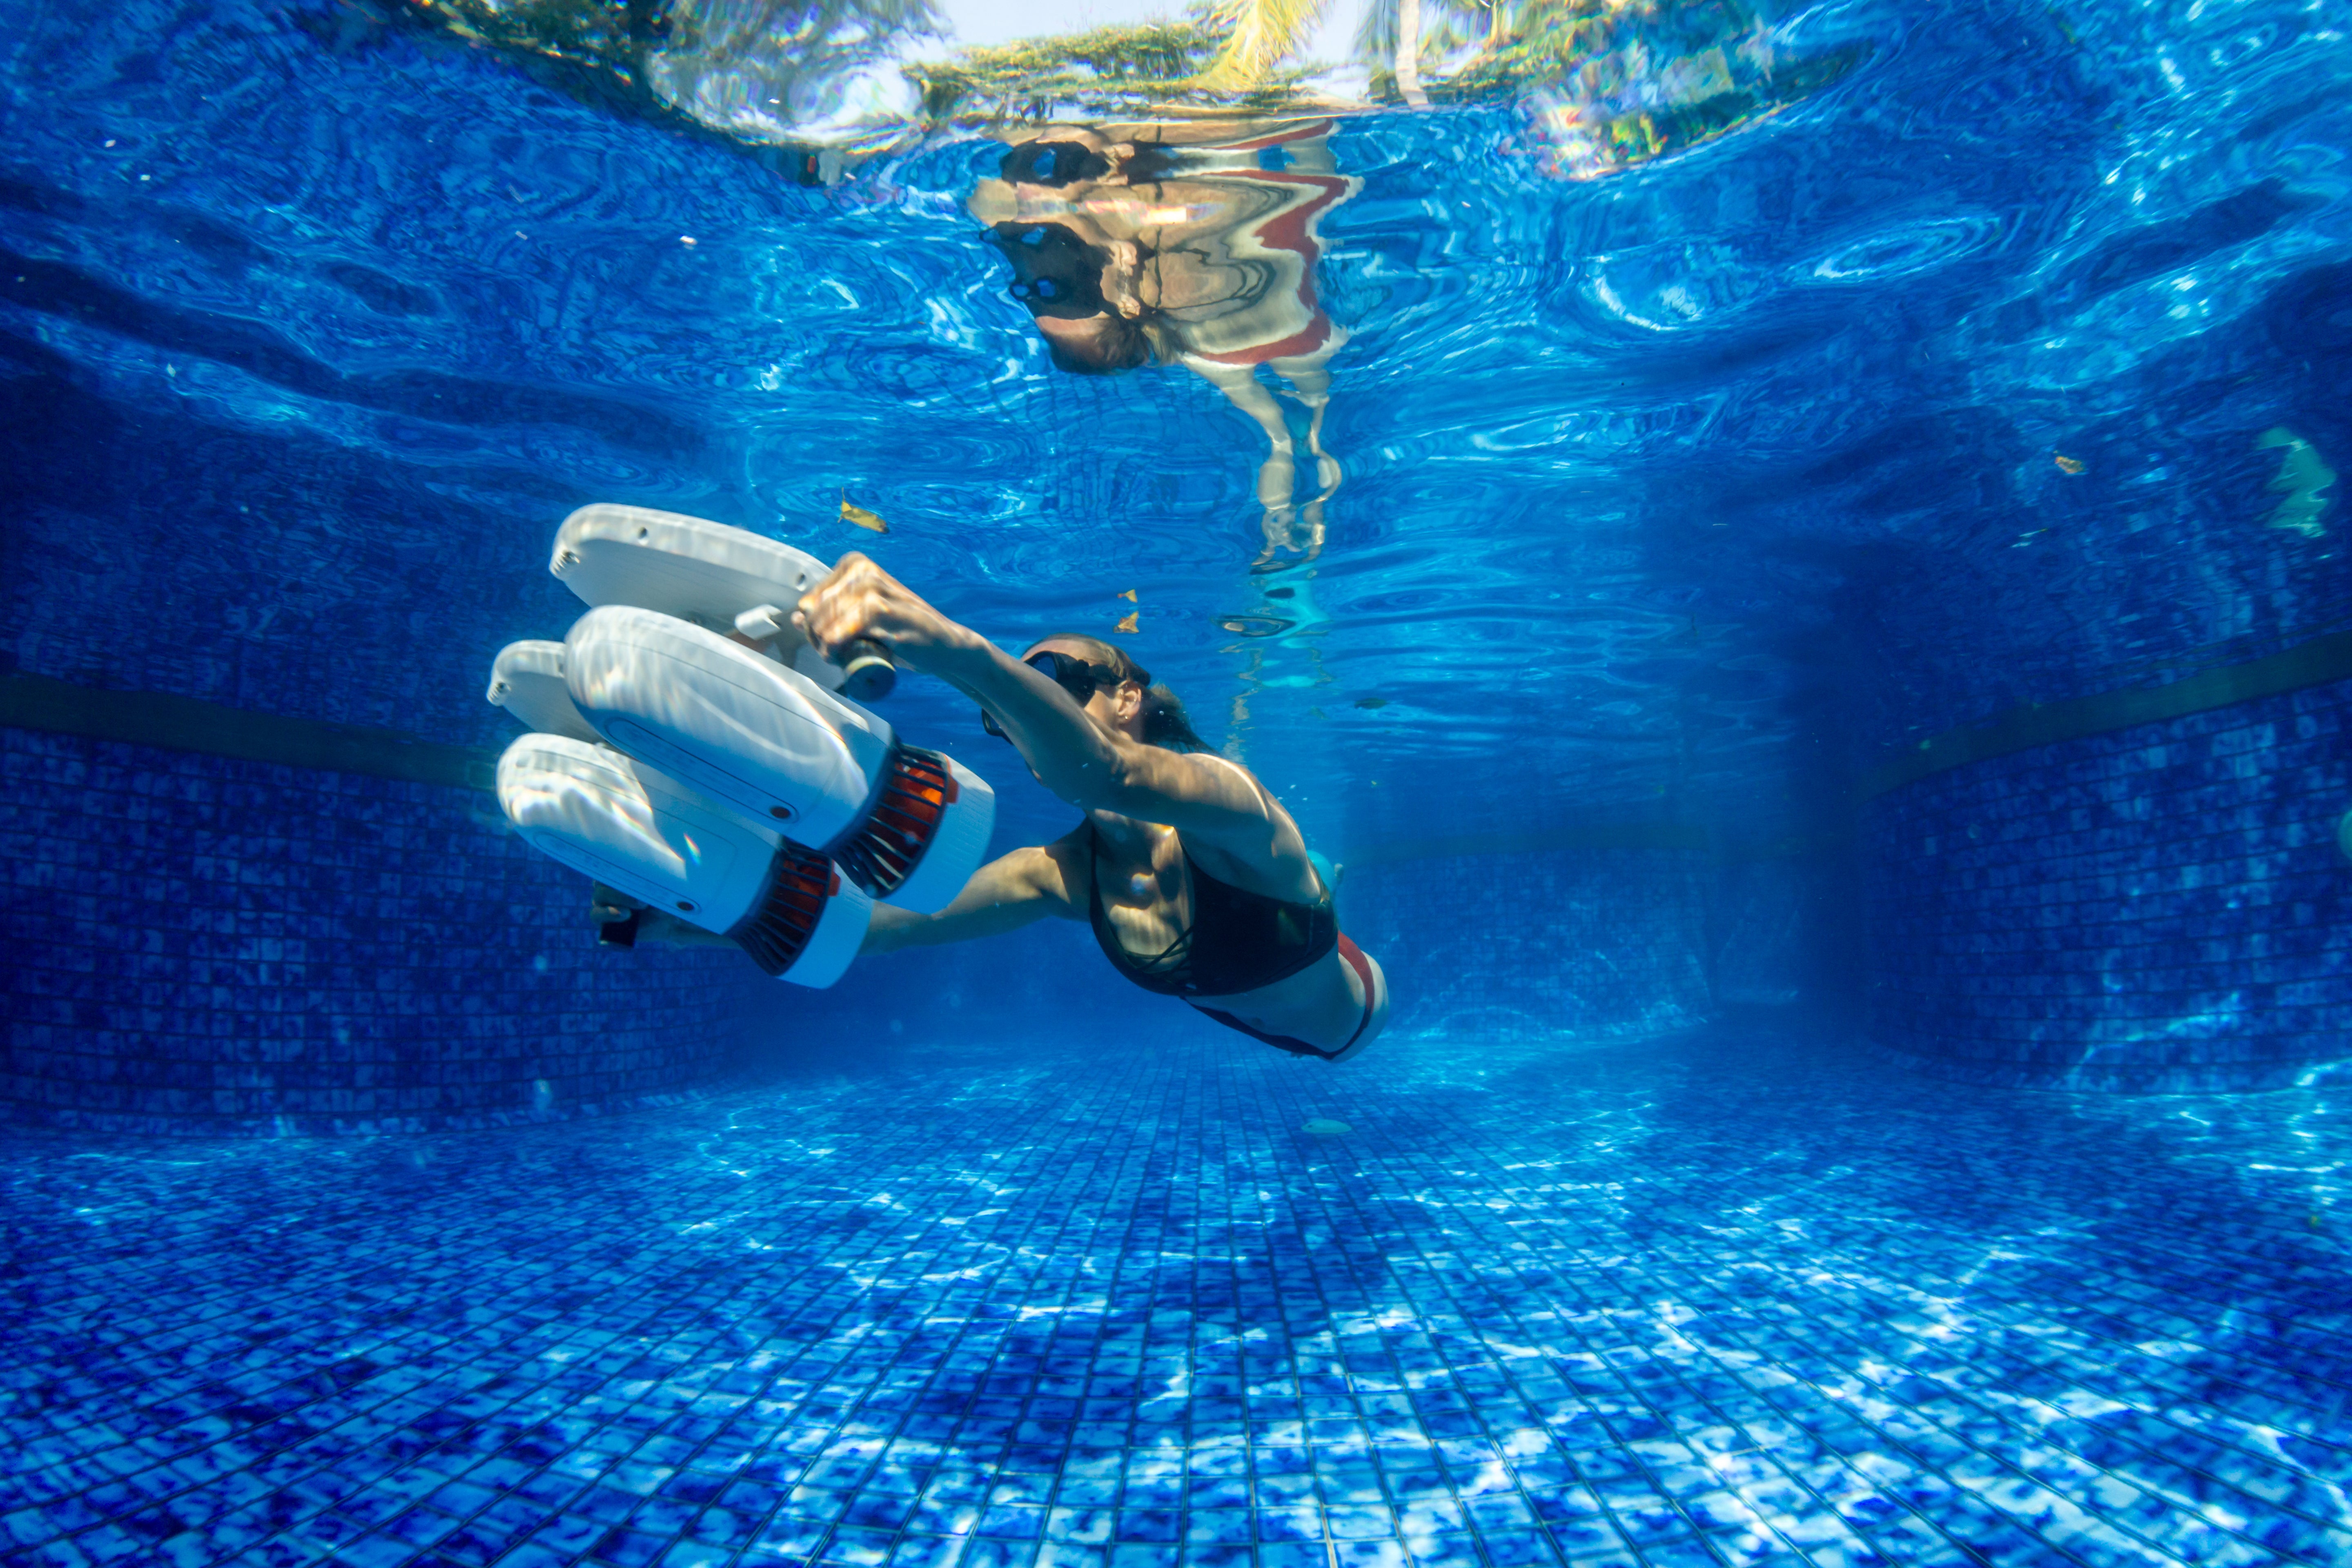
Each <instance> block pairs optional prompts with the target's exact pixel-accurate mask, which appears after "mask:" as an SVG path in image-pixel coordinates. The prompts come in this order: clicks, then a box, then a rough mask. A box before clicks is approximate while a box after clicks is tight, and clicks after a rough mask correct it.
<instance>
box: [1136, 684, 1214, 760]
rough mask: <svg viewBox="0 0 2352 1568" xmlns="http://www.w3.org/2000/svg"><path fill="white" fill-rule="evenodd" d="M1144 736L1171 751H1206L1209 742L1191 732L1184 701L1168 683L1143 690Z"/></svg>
mask: <svg viewBox="0 0 2352 1568" xmlns="http://www.w3.org/2000/svg"><path fill="white" fill-rule="evenodd" d="M1143 738H1144V739H1145V740H1146V741H1148V742H1150V743H1151V744H1152V745H1155V746H1165V747H1167V748H1168V749H1169V750H1170V751H1171V752H1205V751H1207V750H1208V749H1209V742H1206V741H1203V740H1202V739H1201V737H1200V736H1199V735H1197V734H1195V733H1194V732H1193V731H1192V716H1191V715H1190V714H1188V713H1186V712H1185V711H1184V702H1183V700H1182V699H1181V698H1180V697H1178V696H1177V695H1176V694H1175V693H1174V692H1172V691H1171V690H1169V689H1167V688H1166V687H1165V686H1147V687H1145V688H1144V689H1143Z"/></svg>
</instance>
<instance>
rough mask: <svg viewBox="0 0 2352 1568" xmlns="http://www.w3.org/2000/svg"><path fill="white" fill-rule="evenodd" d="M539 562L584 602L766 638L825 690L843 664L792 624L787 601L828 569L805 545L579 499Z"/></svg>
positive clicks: (836, 683)
mask: <svg viewBox="0 0 2352 1568" xmlns="http://www.w3.org/2000/svg"><path fill="white" fill-rule="evenodd" d="M547 569H548V570H549V571H551V572H552V573H554V574H555V575H556V576H558V577H559V578H561V579H562V581H563V584H564V585H565V586H566V587H568V588H570V589H571V590H572V592H573V593H575V594H577V595H580V598H581V602H582V603H583V604H585V605H588V606H589V607H590V608H592V609H593V608H597V607H599V606H602V605H632V606H634V607H635V608H637V609H640V610H658V611H660V612H661V613H662V614H663V615H665V616H677V618H678V619H679V620H681V621H688V622H691V623H693V624H694V625H696V626H704V627H708V628H709V629H710V630H713V631H721V632H723V631H726V630H729V629H730V628H732V629H735V630H738V631H740V632H741V633H742V634H743V635H744V636H746V637H752V638H753V639H754V640H758V641H766V640H768V639H770V638H773V639H775V645H776V657H777V658H779V659H781V660H782V661H783V662H785V663H787V664H790V665H791V666H792V667H793V668H794V669H797V670H799V671H800V672H801V673H802V674H803V675H804V676H806V677H808V678H809V679H812V680H814V681H815V682H816V683H817V684H818V685H819V686H822V687H824V689H826V690H828V691H836V690H839V689H840V688H841V683H842V681H843V680H844V679H846V678H847V671H845V670H844V669H843V668H841V667H840V666H838V665H835V664H833V663H830V662H828V661H827V660H825V659H824V658H821V657H820V656H819V655H818V653H817V651H816V650H815V649H814V648H813V647H809V645H808V644H807V643H805V642H803V641H802V640H801V637H800V635H799V633H797V632H795V631H794V630H793V625H792V616H793V605H796V604H798V603H800V597H801V595H803V594H805V593H807V592H808V591H809V590H810V589H811V588H814V587H815V586H816V585H817V584H819V583H822V582H824V579H825V576H826V574H828V573H830V572H831V571H832V570H833V569H832V568H831V567H829V566H827V565H826V564H825V563H824V562H822V561H820V560H818V559H817V558H816V557H815V556H814V555H811V554H810V553H808V552H806V551H804V550H795V549H793V547H792V546H791V545H789V544H786V543H784V542H782V540H776V539H769V538H767V537H765V536H764V535H761V534H757V533H752V532H751V531H748V530H745V529H740V528H730V527H728V526H727V525H726V524H725V523H723V522H712V521H709V520H708V519H705V518H699V517H688V516H687V515H686V514H685V513H683V512H676V511H656V510H652V509H651V508H649V507H642V506H614V505H612V504H610V503H608V502H601V501H600V502H598V503H597V504H595V505H593V506H583V507H582V508H581V509H580V510H577V511H575V512H573V513H572V515H571V516H570V517H567V518H565V519H564V520H563V526H562V527H561V528H559V529H557V530H556V531H555V550H554V553H553V554H552V555H551V556H550V558H549V560H548V565H547Z"/></svg>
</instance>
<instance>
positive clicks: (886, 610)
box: [793, 550, 981, 675]
mask: <svg viewBox="0 0 2352 1568" xmlns="http://www.w3.org/2000/svg"><path fill="white" fill-rule="evenodd" d="M793 626H796V627H798V628H799V629H800V632H801V635H803V637H807V638H808V640H809V643H810V645H811V646H813V647H814V648H815V649H816V651H817V652H818V653H819V654H820V655H822V656H823V657H824V658H838V657H839V656H840V654H841V652H842V650H843V649H844V648H845V647H847V646H848V645H849V644H850V643H851V642H854V641H855V640H856V639H857V638H859V637H871V638H872V639H873V640H875V641H876V642H878V643H880V644H881V645H882V646H883V647H885V648H887V649H888V650H889V653H890V657H891V658H893V659H895V660H896V661H897V662H898V663H899V664H902V665H905V666H906V667H907V668H909V669H915V670H920V671H923V672H925V673H927V674H934V675H936V674H940V673H941V671H940V660H941V658H942V657H943V656H949V655H953V654H956V653H965V652H969V651H971V649H972V648H973V647H975V646H976V645H978V644H979V643H980V641H981V639H980V638H979V637H977V636H975V635H974V634H973V633H972V632H971V631H969V630H967V629H965V628H964V627H962V626H958V625H957V624H956V623H955V622H953V621H951V620H950V619H948V618H947V616H943V615H941V614H940V612H939V611H937V610H935V609H933V608H932V607H931V606H930V605H929V604H926V603H925V602H924V600H923V597H922V595H919V594H918V593H916V592H915V591H914V590H913V589H912V588H909V587H908V586H907V585H906V584H904V583H901V582H899V581H898V579H897V578H896V577H893V576H891V575H890V574H888V573H887V572H885V571H883V570H882V568H881V567H879V566H877V565H876V564H875V563H873V562H872V561H871V560H869V559H867V558H866V556H864V555H862V554H860V553H859V552H856V551H855V550H853V551H851V552H849V553H848V554H846V555H845V556H843V557H842V558H841V560H840V561H839V562H838V563H835V566H834V569H833V572H832V574H830V575H828V576H827V577H826V578H825V580H824V582H822V583H819V584H817V585H816V586H815V587H814V588H812V589H810V590H809V591H808V592H807V593H805V594H803V595H801V600H800V605H799V606H798V607H797V608H796V609H794V610H793Z"/></svg>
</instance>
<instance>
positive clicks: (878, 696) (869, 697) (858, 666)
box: [834, 637, 898, 702]
mask: <svg viewBox="0 0 2352 1568" xmlns="http://www.w3.org/2000/svg"><path fill="white" fill-rule="evenodd" d="M834 662H835V664H838V665H839V666H841V668H842V669H843V670H844V671H845V672H846V673H845V677H844V679H843V680H842V682H841V694H842V695H843V696H844V697H846V698H848V699H849V700H851V701H853V702H879V701H880V700H882V699H883V698H885V697H887V696H889V695H890V692H891V690H892V689H893V688H895V687H896V686H897V685H898V666H897V665H895V664H892V663H891V662H890V653H889V650H888V649H887V648H885V647H883V646H882V645H881V644H880V643H878V642H877V641H875V640H874V639H873V638H872V637H852V638H850V639H849V641H847V642H845V643H844V644H843V645H842V646H841V651H840V652H839V653H838V654H836V655H835V657H834Z"/></svg>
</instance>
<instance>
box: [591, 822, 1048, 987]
mask: <svg viewBox="0 0 2352 1568" xmlns="http://www.w3.org/2000/svg"><path fill="white" fill-rule="evenodd" d="M1081 853H1082V852H1081V850H1080V848H1079V846H1078V842H1077V835H1076V834H1075V833H1073V834H1069V835H1067V836H1066V837H1062V838H1058V839H1056V840H1055V841H1054V842H1053V843H1051V844H1042V845H1032V846H1030V847H1028V848H1025V849H1015V850H1014V851H1013V853H1011V854H1010V855H1004V856H1000V857H999V858H996V859H994V860H991V861H990V862H989V863H988V864H987V865H985V866H982V868H980V869H979V870H977V871H974V872H973V873H972V874H971V881H969V882H966V883H965V884H964V885H963V891H962V892H961V893H958V894H957V895H956V897H955V901H954V902H953V903H951V904H950V905H949V906H948V907H947V908H946V909H943V910H940V911H939V912H938V913H937V914H929V915H919V914H916V913H915V912H914V911H913V910H902V909H900V908H898V906H897V905H896V904H877V905H875V906H874V918H873V921H872V922H871V923H870V924H868V925H867V926H866V941H865V942H864V943H863V944H862V945H861V946H859V948H858V950H857V955H858V956H859V957H860V958H865V957H867V956H869V955H871V954H874V953H877V952H897V951H898V949H900V948H902V947H937V946H939V945H940V944H942V943H945V942H971V941H974V940H976V939H978V938H980V937H983V936H997V935H1000V934H1002V933H1003V932H1005V931H1018V930H1020V929H1021V928H1022V927H1023V926H1025V925H1028V924H1030V923H1031V922H1032V921H1040V920H1044V919H1045V918H1046V917H1047V916H1049V915H1053V916H1059V917H1060V918H1061V919H1063V920H1072V921H1075V920H1084V919H1085V918H1086V914H1085V911H1084V910H1080V909H1079V908H1078V907H1077V906H1076V905H1075V904H1073V903H1072V902H1071V901H1070V889H1072V888H1073V887H1077V886H1082V885H1083V884H1080V883H1079V882H1077V881H1076V879H1077V878H1078V877H1081V876H1083V875H1085V865H1086V863H1085V861H1084V860H1083V859H1082V858H1080V856H1081ZM594 912H595V914H596V916H597V917H598V918H599V919H600V920H620V919H622V918H624V917H625V916H626V914H627V913H628V909H627V907H626V906H624V905H620V904H604V903H600V904H598V905H597V906H596V909H595V911H594ZM637 942H638V945H640V946H645V945H647V944H652V945H656V946H663V947H733V946H734V945H735V940H734V939H733V938H732V937H726V936H720V935H718V934H717V933H716V932H712V931H704V930H703V929H702V928H701V927H700V926H692V925H688V924H687V923H686V922H685V921H682V920H679V919H677V917H676V916H673V915H670V914H667V913H665V912H663V911H662V910H639V911H638V914H637Z"/></svg>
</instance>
